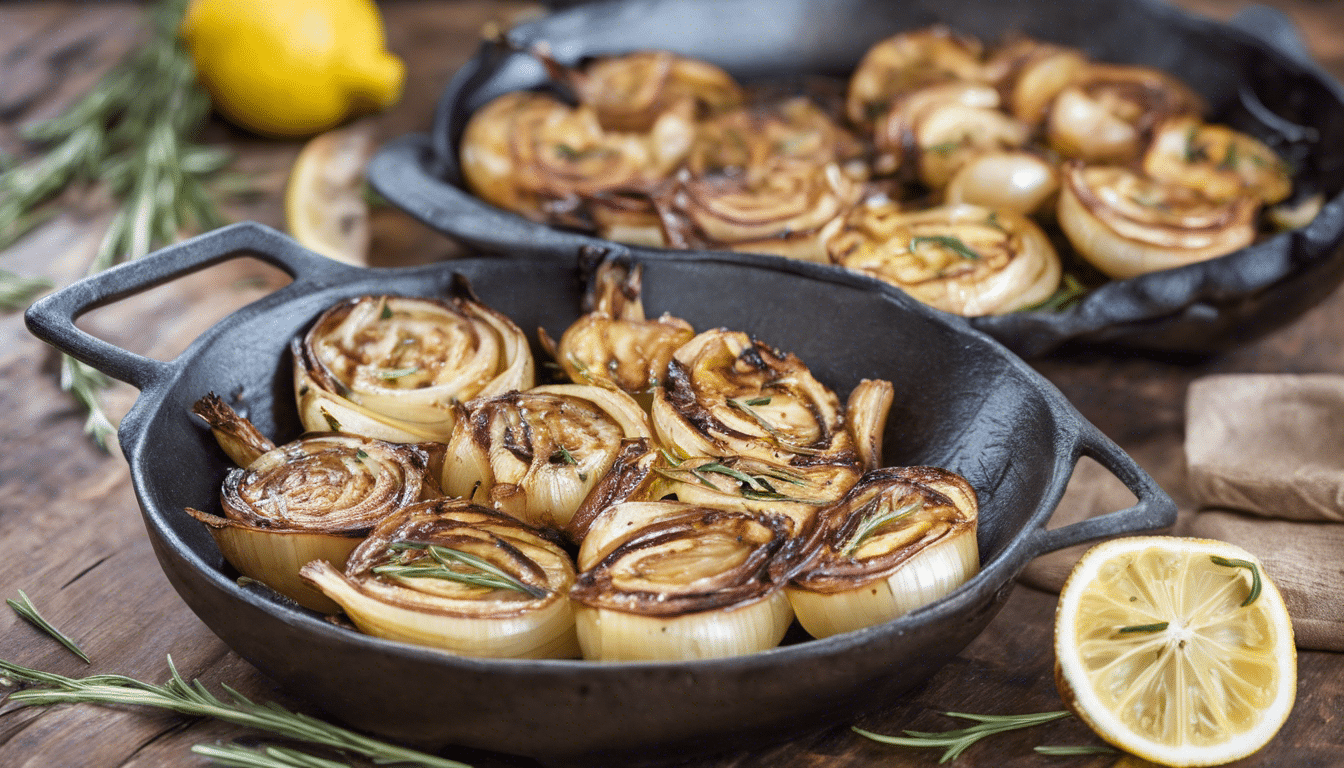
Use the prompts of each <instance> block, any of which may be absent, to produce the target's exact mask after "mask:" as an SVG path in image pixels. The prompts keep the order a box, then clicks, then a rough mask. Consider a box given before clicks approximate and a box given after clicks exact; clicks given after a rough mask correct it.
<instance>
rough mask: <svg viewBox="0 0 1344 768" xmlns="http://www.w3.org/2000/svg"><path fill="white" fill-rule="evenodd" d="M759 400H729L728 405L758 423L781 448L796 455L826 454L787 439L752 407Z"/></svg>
mask: <svg viewBox="0 0 1344 768" xmlns="http://www.w3.org/2000/svg"><path fill="white" fill-rule="evenodd" d="M759 400H760V398H751V399H748V400H743V399H741V398H729V399H728V400H727V401H726V402H727V403H728V407H729V408H732V409H733V410H736V411H741V412H742V413H743V414H746V416H747V417H748V418H750V419H751V420H752V421H754V422H756V425H757V426H758V427H760V428H761V429H763V430H765V433H766V434H767V435H770V437H772V438H774V440H775V442H776V443H778V444H779V446H780V447H781V448H787V449H788V450H790V451H792V452H794V453H800V454H802V455H804V456H819V455H821V454H822V453H824V451H819V450H817V449H816V448H809V447H807V446H805V445H798V444H797V443H794V442H793V441H791V440H789V438H788V437H786V436H785V435H784V433H783V432H780V431H779V429H778V428H777V427H775V425H774V424H771V423H770V421H769V420H768V419H766V418H765V417H764V416H762V415H761V414H759V413H757V412H756V409H755V408H754V407H753V406H752V403H753V402H757V401H759Z"/></svg>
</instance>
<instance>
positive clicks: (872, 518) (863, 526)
mask: <svg viewBox="0 0 1344 768" xmlns="http://www.w3.org/2000/svg"><path fill="white" fill-rule="evenodd" d="M879 498H880V497H879ZM877 502H878V499H874V500H873V501H870V502H868V504H867V506H868V507H874V506H876V504H877ZM923 508H924V500H923V499H918V500H916V501H913V502H911V503H909V504H906V505H905V506H903V507H897V508H895V509H889V510H887V511H886V512H883V513H880V514H865V515H864V517H863V520H862V521H861V522H860V523H859V528H858V530H856V531H855V532H854V536H853V537H851V538H850V540H849V543H848V544H846V545H845V547H844V549H842V550H840V554H841V555H843V556H849V555H852V554H854V553H855V552H857V551H858V549H859V547H861V546H863V543H864V542H866V541H867V540H868V539H870V538H872V535H873V534H874V533H877V531H878V529H880V528H881V527H882V526H884V525H886V524H887V523H890V522H892V521H894V520H898V519H900V518H902V517H905V516H906V515H909V514H911V513H913V512H917V511H919V510H921V509H923Z"/></svg>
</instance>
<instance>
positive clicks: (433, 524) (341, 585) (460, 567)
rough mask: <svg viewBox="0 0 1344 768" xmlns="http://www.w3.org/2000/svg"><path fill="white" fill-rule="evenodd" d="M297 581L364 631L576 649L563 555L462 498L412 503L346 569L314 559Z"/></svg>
mask: <svg viewBox="0 0 1344 768" xmlns="http://www.w3.org/2000/svg"><path fill="white" fill-rule="evenodd" d="M303 577H304V579H305V580H307V581H308V582H309V583H311V584H312V585H313V586H314V587H316V588H318V589H320V590H322V591H323V592H324V593H326V594H327V595H329V596H330V597H331V599H332V600H334V601H335V602H337V603H339V604H340V607H341V608H342V609H344V610H345V613H346V614H347V615H348V616H349V617H350V619H351V620H352V621H354V623H355V626H357V627H358V628H359V629H360V631H361V632H365V633H367V634H370V635H376V636H378V637H385V638H389V639H392V640H401V641H403V642H408V643H415V644H417V645H427V646H431V647H434V648H441V649H443V650H446V651H450V652H452V653H457V654H461V655H463V656H483V657H490V658H528V659H534V658H569V657H573V656H576V655H578V646H577V640H576V637H575V633H574V617H573V612H572V609H571V607H570V603H569V597H568V593H569V589H570V587H571V585H572V584H573V583H574V567H573V565H572V564H571V562H570V559H569V555H567V554H566V553H565V551H564V550H563V549H561V548H560V547H559V546H557V545H556V544H554V543H552V542H551V541H549V540H547V539H546V538H544V537H542V536H540V535H539V534H538V533H537V532H536V531H534V530H532V529H531V528H529V527H527V526H526V525H523V524H522V523H520V522H518V521H517V520H514V519H513V518H510V517H508V516H506V515H502V514H499V513H497V512H493V511H491V510H488V509H484V508H482V507H478V506H475V505H473V504H471V503H469V502H466V501H462V500H449V499H440V500H436V501H431V502H426V503H423V504H417V505H414V506H411V507H408V508H406V509H404V510H402V511H401V512H399V513H397V514H395V515H393V516H391V517H389V518H387V519H386V520H385V521H383V523H382V524H381V525H379V526H378V527H377V528H376V529H374V531H373V532H372V533H371V534H370V536H369V538H368V539H367V540H366V541H365V542H364V543H363V544H362V545H360V547H359V548H358V549H356V550H355V551H354V552H353V553H352V554H351V556H350V559H349V562H348V563H347V565H346V567H345V569H344V572H342V570H341V569H338V568H336V567H335V566H333V565H332V564H331V563H328V562H325V561H318V562H315V563H311V564H309V565H308V566H306V567H305V568H304V569H303Z"/></svg>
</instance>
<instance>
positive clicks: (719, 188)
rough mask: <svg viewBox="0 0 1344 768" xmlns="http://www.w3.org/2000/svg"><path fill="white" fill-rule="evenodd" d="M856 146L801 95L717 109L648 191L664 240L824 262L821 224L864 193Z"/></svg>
mask: <svg viewBox="0 0 1344 768" xmlns="http://www.w3.org/2000/svg"><path fill="white" fill-rule="evenodd" d="M858 152H859V149H858V142H857V141H856V139H855V138H854V137H853V136H852V135H850V134H849V133H848V132H847V131H845V130H844V129H843V128H841V127H840V126H838V125H836V124H835V122H834V121H832V120H831V119H830V118H829V117H828V116H827V115H826V114H825V113H823V112H822V111H821V110H820V109H819V108H817V107H816V106H815V105H813V104H812V103H811V102H809V101H807V100H806V99H801V98H798V99H791V100H788V101H785V102H783V103H781V104H776V105H773V106H771V107H761V108H756V109H740V110H735V111H733V112H729V113H727V114H725V115H722V116H720V117H719V118H716V119H715V120H712V121H710V122H708V123H706V124H704V125H702V126H701V127H700V129H699V132H698V134H697V136H696V140H695V143H694V144H693V145H692V147H691V150H690V152H689V154H688V155H687V159H686V164H685V166H684V167H683V168H682V169H681V170H679V171H678V172H677V173H676V174H675V175H674V176H673V181H672V183H671V184H670V185H668V186H666V187H664V188H662V189H660V190H659V191H657V192H656V193H655V195H654V198H653V202H654V205H655V207H656V208H657V210H658V213H659V216H660V217H661V219H662V226H663V234H664V236H665V238H666V244H667V245H670V246H672V247H674V248H718V249H727V250H734V251H745V252H751V253H769V254H774V255H777V256H786V257H789V258H795V259H804V260H809V261H823V260H824V258H825V257H824V254H823V253H822V252H821V249H820V247H819V246H818V243H817V233H818V231H819V230H820V229H821V227H822V226H823V225H825V224H826V222H828V221H830V220H831V219H833V218H835V217H836V216H837V215H839V214H840V213H841V212H843V211H844V210H845V209H847V208H848V207H849V206H851V205H853V204H854V203H855V202H857V201H858V199H859V197H860V196H861V195H862V194H863V183H864V181H865V180H866V178H867V171H866V169H865V168H864V167H863V164H862V163H859V162H852V161H853V160H854V158H855V157H857V155H858Z"/></svg>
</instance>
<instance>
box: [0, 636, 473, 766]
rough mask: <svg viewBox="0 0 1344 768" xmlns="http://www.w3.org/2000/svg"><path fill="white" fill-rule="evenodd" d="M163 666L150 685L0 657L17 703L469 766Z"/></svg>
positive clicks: (372, 756) (415, 762)
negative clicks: (217, 725) (205, 724)
mask: <svg viewBox="0 0 1344 768" xmlns="http://www.w3.org/2000/svg"><path fill="white" fill-rule="evenodd" d="M168 667H169V669H170V670H171V672H172V676H171V678H170V679H169V680H168V682H167V683H164V684H163V685H153V684H151V683H145V682H142V681H140V680H136V679H134V678H130V677H125V676H123V675H91V676H89V677H86V678H83V679H78V678H71V677H65V676H64V675H57V674H53V673H51V672H42V671H40V670H36V669H30V668H28V667H22V666H19V665H18V664H14V663H13V662H9V661H5V660H4V659H0V674H3V675H5V676H7V677H10V678H13V679H16V680H19V681H21V682H23V683H27V684H28V685H30V686H32V687H29V688H25V689H24V690H19V691H14V692H13V693H11V694H9V698H8V701H11V702H13V703H15V704H18V705H20V706H44V705H51V704H108V705H116V706H126V705H130V706H144V707H155V708H158V709H167V710H171V711H173V712H177V713H179V714H183V715H189V716H191V717H212V718H215V719H216V720H222V721H224V722H227V723H233V724H235V725H242V726H245V727H248V728H256V729H259V730H263V731H266V732H268V733H273V734H276V735H278V736H281V737H284V738H287V739H294V740H296V741H302V742H305V743H309V744H320V745H323V746H326V747H331V748H333V749H338V750H341V751H343V752H347V753H350V754H355V755H361V756H363V757H365V758H367V759H369V760H372V761H373V762H375V763H378V764H381V765H399V766H412V767H414V768H471V766H469V765H466V764H465V763H459V762H457V761H456V760H448V759H445V758H442V757H435V756H434V755H429V754H425V753H424V752H420V751H417V750H414V749H408V748H406V747H400V746H397V745H395V744H389V743H387V742H384V741H379V740H377V739H372V738H369V737H368V736H364V735H362V734H359V733H355V732H354V731H350V730H347V729H345V728H341V727H340V726H336V725H332V724H330V723H327V722H324V721H322V720H319V719H317V718H315V717H311V716H309V715H305V714H302V713H299V712H291V711H289V710H287V709H285V708H284V707H281V706H280V705H278V704H275V703H271V702H267V703H255V702H253V701H251V700H249V699H248V698H247V697H245V696H243V695H242V694H241V693H239V692H237V691H235V690H234V689H232V688H230V687H228V686H227V685H226V686H223V687H224V690H225V692H226V693H227V694H228V698H227V699H220V698H218V697H216V696H215V695H214V694H212V693H210V691H209V689H207V688H206V687H205V686H204V685H203V684H202V683H201V682H200V681H199V680H192V681H191V682H190V683H188V682H187V681H186V680H185V679H183V678H182V675H181V674H180V673H179V672H178V671H177V667H176V666H175V665H174V664H173V658H172V657H171V656H169V657H168ZM263 765H264V764H263ZM282 765H283V764H282Z"/></svg>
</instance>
